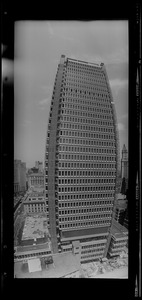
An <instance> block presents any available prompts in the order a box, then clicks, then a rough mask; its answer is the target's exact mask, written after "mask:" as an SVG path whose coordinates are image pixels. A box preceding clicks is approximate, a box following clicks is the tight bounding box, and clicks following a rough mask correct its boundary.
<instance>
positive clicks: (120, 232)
mask: <svg viewBox="0 0 142 300" xmlns="http://www.w3.org/2000/svg"><path fill="white" fill-rule="evenodd" d="M110 232H111V234H112V235H113V236H114V237H115V238H122V237H125V236H127V235H128V229H127V228H125V227H124V226H122V225H121V224H120V223H118V222H117V221H116V220H115V219H113V220H112V227H111V230H110Z"/></svg>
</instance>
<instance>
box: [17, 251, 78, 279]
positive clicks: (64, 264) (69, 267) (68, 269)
mask: <svg viewBox="0 0 142 300" xmlns="http://www.w3.org/2000/svg"><path fill="white" fill-rule="evenodd" d="M40 261H41V259H40ZM31 263H32V262H31ZM53 263H54V264H49V265H48V268H47V269H46V268H43V267H42V264H41V267H42V270H41V271H34V272H29V269H28V268H27V269H26V270H23V263H22V262H15V264H14V274H15V275H16V277H17V278H40V277H42V278H60V277H64V276H66V275H68V274H71V273H73V272H76V271H78V270H79V269H80V264H79V261H78V259H77V258H76V255H73V254H72V252H68V253H64V252H63V253H56V254H54V255H53Z"/></svg>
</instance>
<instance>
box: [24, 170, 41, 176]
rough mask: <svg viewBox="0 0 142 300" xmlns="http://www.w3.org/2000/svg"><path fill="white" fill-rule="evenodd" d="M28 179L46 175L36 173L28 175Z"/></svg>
mask: <svg viewBox="0 0 142 300" xmlns="http://www.w3.org/2000/svg"><path fill="white" fill-rule="evenodd" d="M27 176H28V177H44V173H43V172H38V171H37V172H35V173H29V174H27Z"/></svg>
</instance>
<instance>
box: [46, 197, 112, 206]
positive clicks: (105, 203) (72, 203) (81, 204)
mask: <svg viewBox="0 0 142 300" xmlns="http://www.w3.org/2000/svg"><path fill="white" fill-rule="evenodd" d="M65 196H67V197H65ZM69 196H71V198H68V195H61V196H59V200H61V199H62V200H65V199H67V198H68V199H76V200H75V201H74V202H64V201H63V202H60V201H59V208H60V207H70V206H71V207H72V206H74V207H75V206H86V205H87V206H88V205H91V206H94V205H95V207H96V206H103V205H107V206H108V205H112V204H113V202H114V199H112V200H110V197H109V199H108V200H106V201H102V200H101V201H97V200H95V201H94V198H95V196H96V195H92V194H90V195H89V194H88V195H84V194H83V195H69ZM47 197H48V196H47ZM87 197H88V199H92V198H93V201H89V200H88V201H87ZM77 199H81V200H82V199H85V200H83V201H82V202H81V201H78V200H77ZM47 204H48V203H47Z"/></svg>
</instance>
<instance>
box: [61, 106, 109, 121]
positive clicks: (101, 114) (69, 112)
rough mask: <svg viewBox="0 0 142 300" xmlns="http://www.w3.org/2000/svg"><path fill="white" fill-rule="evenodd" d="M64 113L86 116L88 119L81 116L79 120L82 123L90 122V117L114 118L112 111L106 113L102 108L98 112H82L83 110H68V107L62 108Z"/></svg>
mask: <svg viewBox="0 0 142 300" xmlns="http://www.w3.org/2000/svg"><path fill="white" fill-rule="evenodd" d="M61 112H62V114H63V115H69V116H71V115H73V116H80V117H86V119H84V118H80V120H79V122H80V123H90V119H89V118H92V119H93V120H94V119H95V118H99V119H104V120H105V119H106V120H113V118H112V113H109V114H107V113H104V112H103V111H102V109H98V112H97V111H96V113H93V114H91V113H87V112H82V111H73V110H66V109H62V110H61Z"/></svg>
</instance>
